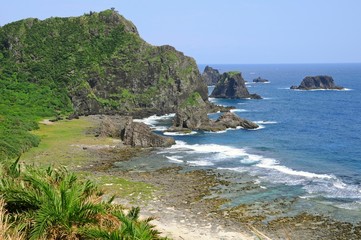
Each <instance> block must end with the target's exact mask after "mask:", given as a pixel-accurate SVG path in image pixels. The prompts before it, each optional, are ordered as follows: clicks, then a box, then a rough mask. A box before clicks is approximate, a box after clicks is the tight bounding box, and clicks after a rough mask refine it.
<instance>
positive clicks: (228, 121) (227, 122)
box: [216, 112, 259, 129]
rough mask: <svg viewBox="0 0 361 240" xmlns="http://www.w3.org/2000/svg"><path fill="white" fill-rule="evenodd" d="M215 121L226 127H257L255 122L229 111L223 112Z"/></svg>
mask: <svg viewBox="0 0 361 240" xmlns="http://www.w3.org/2000/svg"><path fill="white" fill-rule="evenodd" d="M216 123H218V124H222V125H223V126H225V127H226V128H236V127H242V128H245V129H255V128H258V127H259V126H258V125H257V124H256V123H254V122H252V121H249V120H247V119H244V118H240V117H239V116H237V115H236V114H234V113H231V112H227V113H224V114H223V115H222V116H220V117H219V118H218V119H217V120H216Z"/></svg>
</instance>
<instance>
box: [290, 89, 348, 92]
mask: <svg viewBox="0 0 361 240" xmlns="http://www.w3.org/2000/svg"><path fill="white" fill-rule="evenodd" d="M293 90H294V91H299V92H319V91H336V92H345V91H352V90H353V89H350V88H343V89H308V90H304V89H293Z"/></svg>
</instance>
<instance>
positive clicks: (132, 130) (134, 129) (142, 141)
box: [121, 122, 175, 147]
mask: <svg viewBox="0 0 361 240" xmlns="http://www.w3.org/2000/svg"><path fill="white" fill-rule="evenodd" d="M122 131H124V134H122V135H121V139H122V140H123V142H124V144H125V145H130V146H133V147H169V146H171V145H173V144H175V141H174V139H173V138H169V137H164V136H160V135H158V134H155V133H153V132H152V130H151V129H150V127H149V126H148V125H146V124H145V123H139V122H132V123H131V124H128V125H127V126H126V127H125V128H124V129H123V130H122Z"/></svg>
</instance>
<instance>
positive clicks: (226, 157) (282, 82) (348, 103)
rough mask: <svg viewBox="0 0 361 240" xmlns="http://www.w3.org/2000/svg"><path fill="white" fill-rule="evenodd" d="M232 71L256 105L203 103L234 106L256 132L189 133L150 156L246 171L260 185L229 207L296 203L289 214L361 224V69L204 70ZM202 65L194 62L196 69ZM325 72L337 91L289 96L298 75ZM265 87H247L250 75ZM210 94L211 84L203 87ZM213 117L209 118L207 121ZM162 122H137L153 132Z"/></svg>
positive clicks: (320, 66)
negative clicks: (244, 83)
mask: <svg viewBox="0 0 361 240" xmlns="http://www.w3.org/2000/svg"><path fill="white" fill-rule="evenodd" d="M210 66H212V67H214V68H216V69H218V70H219V71H220V72H224V71H231V70H232V71H234V70H238V71H241V72H242V75H243V78H244V79H245V80H247V81H248V82H249V83H248V84H247V86H248V89H249V91H250V92H251V93H257V94H260V95H261V96H262V97H263V98H264V99H262V100H225V99H210V100H211V101H213V102H214V103H216V104H220V105H226V106H235V107H236V108H237V109H236V110H235V111H234V112H235V113H236V114H238V115H239V116H241V117H243V118H247V119H250V120H252V121H255V122H257V123H258V124H259V125H260V126H261V127H260V128H259V129H257V130H243V129H237V130H227V131H224V132H219V133H209V132H194V134H192V135H182V136H174V137H175V139H176V140H177V144H176V145H175V146H173V147H171V148H169V149H165V150H163V151H161V152H157V153H156V156H157V158H160V159H163V161H167V162H171V163H175V164H180V165H185V164H186V165H191V166H197V167H199V168H214V169H222V170H225V171H229V172H232V174H233V175H235V176H236V178H237V174H239V176H240V177H241V175H242V174H247V175H248V176H250V179H252V181H253V182H254V184H258V185H259V186H260V188H258V190H256V191H252V192H247V193H238V194H237V193H236V194H233V195H232V196H230V198H231V199H232V202H231V203H233V204H235V205H236V204H240V203H252V202H261V201H273V200H274V199H279V198H282V199H297V202H298V203H297V206H295V207H294V208H295V209H296V208H297V209H301V210H302V209H307V210H312V211H313V212H319V213H324V214H327V215H330V216H333V217H337V218H341V219H342V220H347V221H360V220H361V107H360V105H361V64H325V65H323V64H314V65H306V64H303V65H210ZM204 67H205V65H200V66H199V68H200V71H201V72H202V71H203V69H204ZM321 74H322V75H331V76H332V77H333V78H334V80H335V82H336V84H337V85H341V86H344V87H345V88H346V90H345V91H295V90H290V89H289V87H290V86H291V85H299V84H300V82H301V81H302V79H303V78H304V77H305V76H313V75H321ZM259 76H260V77H262V78H265V79H268V80H270V83H264V84H263V83H257V84H254V83H252V80H253V79H254V78H257V77H259ZM209 90H210V91H211V90H212V87H210V89H209ZM218 115H219V114H212V115H210V117H211V118H216V117H218ZM170 119H171V118H170V117H169V116H168V117H167V116H165V117H161V118H158V117H153V118H148V119H145V120H144V121H145V122H148V123H150V124H152V125H153V126H155V127H156V128H157V129H158V130H162V129H164V126H167V125H169V124H170Z"/></svg>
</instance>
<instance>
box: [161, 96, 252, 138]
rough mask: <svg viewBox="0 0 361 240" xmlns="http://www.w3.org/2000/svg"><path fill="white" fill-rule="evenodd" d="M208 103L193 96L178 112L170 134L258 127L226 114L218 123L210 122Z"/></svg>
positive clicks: (234, 115)
mask: <svg viewBox="0 0 361 240" xmlns="http://www.w3.org/2000/svg"><path fill="white" fill-rule="evenodd" d="M206 109H207V108H206V103H205V102H204V101H203V100H202V98H201V97H200V96H199V95H198V94H196V93H195V94H193V95H192V97H191V98H190V99H188V100H187V101H185V102H184V103H183V104H182V105H181V107H180V108H179V109H178V111H177V112H176V115H175V117H174V119H173V126H172V127H170V128H169V129H168V130H167V131H169V132H188V131H190V130H203V131H212V132H216V131H223V130H226V129H227V128H236V127H242V128H245V129H255V128H258V125H257V124H255V123H253V122H251V121H249V120H246V119H242V118H240V117H238V116H237V115H236V114H234V113H231V112H226V113H224V114H223V115H222V116H220V117H219V118H218V119H217V120H216V121H214V120H210V119H209V118H208V115H207V111H206Z"/></svg>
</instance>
